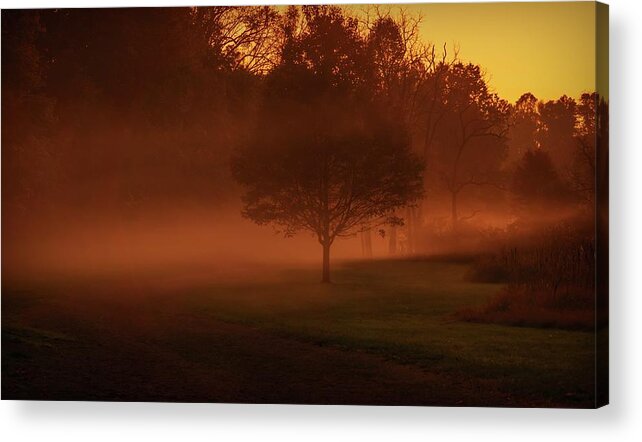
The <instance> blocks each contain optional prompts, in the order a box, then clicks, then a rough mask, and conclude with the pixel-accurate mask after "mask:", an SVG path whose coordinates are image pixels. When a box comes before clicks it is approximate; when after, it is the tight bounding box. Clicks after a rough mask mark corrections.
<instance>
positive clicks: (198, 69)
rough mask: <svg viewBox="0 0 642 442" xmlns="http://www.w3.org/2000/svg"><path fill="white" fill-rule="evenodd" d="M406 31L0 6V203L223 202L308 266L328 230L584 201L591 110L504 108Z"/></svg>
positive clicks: (368, 19) (329, 14) (462, 225)
mask: <svg viewBox="0 0 642 442" xmlns="http://www.w3.org/2000/svg"><path fill="white" fill-rule="evenodd" d="M420 24H421V17H418V16H413V15H411V14H408V13H407V12H406V11H405V10H404V9H403V8H398V9H385V10H384V9H382V8H378V7H369V8H366V9H364V10H361V11H359V12H354V13H353V12H349V11H348V10H347V9H345V8H340V7H336V6H292V7H288V8H280V9H277V8H274V7H269V6H248V7H223V6H220V7H196V8H149V9H53V10H21V11H3V13H2V95H3V99H2V128H3V131H2V147H3V153H2V156H3V158H2V159H3V161H2V168H3V170H2V172H3V178H2V180H3V183H2V184H3V198H2V200H3V208H9V209H10V210H12V211H14V213H17V214H20V215H19V216H16V217H15V219H25V220H26V219H28V218H29V214H30V213H33V210H34V209H35V208H37V209H38V210H46V208H47V207H48V206H51V205H56V206H57V205H60V204H68V205H71V206H74V207H85V206H86V207H91V206H92V205H104V206H108V207H112V208H114V209H116V210H120V211H123V212H124V213H127V214H131V213H136V211H137V210H138V209H139V208H140V207H144V206H145V205H146V204H149V203H159V204H161V203H162V202H163V201H172V203H175V202H176V201H180V200H196V201H200V202H202V203H206V204H212V205H214V204H216V203H217V202H222V201H225V200H226V199H236V198H238V196H239V195H242V197H243V204H244V208H243V213H244V214H245V216H247V217H249V218H251V219H253V220H255V221H256V222H258V223H261V224H274V225H276V227H277V229H278V230H279V231H280V232H282V233H284V234H286V235H291V234H294V233H296V232H297V231H300V230H307V231H310V232H311V233H312V234H313V235H315V236H316V237H317V239H318V240H319V242H320V244H321V245H322V246H323V249H324V257H326V259H324V261H325V260H329V258H328V256H329V247H330V245H331V244H332V242H333V241H334V239H335V238H337V237H342V236H352V235H360V236H361V240H362V244H363V245H364V254H366V255H369V254H371V253H372V251H371V244H372V238H371V235H373V232H377V233H379V234H381V235H383V236H384V237H385V238H386V239H387V241H388V247H389V252H390V253H392V254H395V253H398V252H399V251H400V250H401V249H402V248H403V249H404V251H405V252H408V253H419V252H422V249H423V248H424V246H425V244H424V243H423V242H422V240H421V233H422V231H425V230H426V229H427V225H428V224H429V223H428V219H429V218H430V217H431V216H432V217H434V216H435V215H434V213H433V212H435V210H438V211H439V212H444V213H447V214H448V215H447V218H448V223H447V225H448V229H449V230H450V231H451V232H453V233H454V234H458V232H460V231H461V230H464V229H466V227H467V226H468V225H469V224H470V223H471V220H474V219H476V218H478V217H479V216H482V215H483V212H484V210H488V209H489V208H492V209H493V210H503V211H507V212H510V213H511V214H512V215H513V216H514V217H517V218H522V219H527V218H528V217H529V216H530V215H531V214H532V213H534V212H536V211H538V210H541V209H542V208H547V209H548V210H550V209H551V208H553V207H556V206H564V207H571V206H572V207H579V208H581V207H585V208H589V207H591V205H592V203H593V202H594V199H595V184H594V177H595V174H596V163H595V156H596V153H595V146H596V138H597V137H600V136H602V137H604V136H605V135H604V133H603V132H604V130H608V129H603V128H604V127H606V125H604V124H601V123H600V121H598V118H597V117H596V116H597V115H602V116H604V118H608V109H607V105H606V104H605V103H604V101H603V100H602V99H601V98H600V97H598V96H597V95H596V94H595V93H586V94H584V95H582V96H581V97H579V98H578V99H577V100H576V99H573V98H570V97H567V96H563V97H560V98H559V99H557V100H552V101H541V100H538V99H537V98H536V97H535V96H533V95H532V94H530V93H526V94H524V95H523V96H522V97H521V98H520V99H519V100H518V101H517V102H516V103H512V104H511V103H509V102H507V101H506V100H504V99H502V98H501V97H500V96H498V95H497V94H496V93H494V92H493V91H492V89H491V88H490V87H489V84H488V81H487V78H486V77H485V74H484V71H483V69H482V67H480V66H478V65H475V64H471V63H466V62H464V61H462V60H460V58H459V54H458V51H457V50H451V49H449V48H448V47H446V46H436V45H434V44H433V43H430V42H425V41H422V40H421V38H420V36H419V27H420ZM230 163H231V164H232V167H231V168H230V167H229V164H230ZM236 183H238V184H240V188H238V187H235V186H236V185H237V184H236ZM230 189H236V190H234V191H230ZM402 234H403V236H404V240H403V246H402V241H401V236H402ZM326 267H327V268H329V264H328V265H327V266H325V267H324V268H326ZM328 271H329V270H328ZM326 277H327V278H328V279H329V275H326V271H325V270H324V276H323V278H324V279H326Z"/></svg>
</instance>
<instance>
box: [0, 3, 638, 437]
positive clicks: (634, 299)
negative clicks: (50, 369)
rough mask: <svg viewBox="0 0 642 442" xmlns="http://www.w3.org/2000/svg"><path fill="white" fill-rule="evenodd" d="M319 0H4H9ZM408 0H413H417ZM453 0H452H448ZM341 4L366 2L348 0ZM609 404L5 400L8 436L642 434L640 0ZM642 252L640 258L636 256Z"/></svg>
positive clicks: (624, 54)
mask: <svg viewBox="0 0 642 442" xmlns="http://www.w3.org/2000/svg"><path fill="white" fill-rule="evenodd" d="M319 2H320V1H317V2H310V1H292V2H288V1H283V0H273V1H269V2H265V1H257V0H244V1H240V2H234V1H232V0H228V1H221V0H218V1H216V0H214V1H211V0H210V1H198V0H192V1H184V0H173V1H171V0H170V1H167V0H147V1H145V0H138V1H135V2H132V3H127V2H124V1H109V0H100V1H91V0H90V1H88V0H59V1H55V0H54V1H48V0H40V1H29V0H27V1H16V0H14V1H5V0H0V5H1V6H2V8H17V7H20V8H26V7H61V6H71V7H89V6H134V5H136V6H153V5H156V6H160V5H172V6H177V5H194V4H234V3H237V4H256V3H271V4H279V3H280V4H288V3H319ZM407 2H410V1H407ZM444 2H445V1H444ZM336 3H363V2H359V1H350V2H345V1H338V2H336ZM608 3H609V4H610V5H611V8H610V14H611V21H610V24H611V45H610V50H611V52H610V56H611V76H610V78H611V86H610V98H611V100H610V101H611V109H610V112H611V114H610V117H611V144H610V146H611V221H610V228H611V405H609V406H607V407H606V408H603V409H600V410H542V409H492V408H489V409H482V408H412V407H396V408H395V407H336V406H284V405H270V406H267V405H224V404H145V403H87V402H14V401H2V402H1V403H0V435H1V436H2V437H4V440H10V441H21V440H47V441H65V442H67V441H85V440H93V441H109V442H114V441H117V440H120V439H123V438H124V439H125V440H129V439H132V440H134V439H136V440H149V441H152V440H153V441H154V442H156V441H175V440H183V441H191V440H200V439H203V440H208V441H218V440H260V441H265V440H267V441H286V442H288V441H299V440H306V441H308V440H309V441H317V440H319V441H320V440H324V441H327V440H369V441H380V440H381V441H384V440H385V441H390V440H399V441H406V440H422V441H423V440H428V438H430V439H432V440H435V441H453V440H470V441H475V442H478V441H493V442H496V441H498V442H499V441H511V442H514V441H515V440H516V439H517V440H519V441H520V442H527V441H536V442H542V441H547V440H553V441H556V440H564V441H575V440H578V441H582V442H588V441H601V442H606V441H629V440H638V441H639V440H642V407H641V406H640V403H641V401H642V382H641V380H640V375H641V374H642V357H641V354H640V353H641V352H640V349H642V342H641V339H642V284H641V283H640V281H641V278H642V272H641V271H640V269H641V265H642V261H640V252H639V251H641V250H642V241H641V236H642V234H641V233H640V226H642V216H641V215H642V210H641V209H640V206H639V202H640V196H639V193H637V192H636V191H641V190H642V169H641V168H642V161H641V160H642V140H641V136H640V133H641V131H640V127H641V126H642V125H641V124H640V122H641V121H642V112H641V111H640V108H641V107H642V94H641V89H642V82H641V81H640V80H639V79H640V78H642V75H640V73H641V71H642V69H641V67H642V63H641V61H640V48H641V47H642V38H641V37H642V25H641V24H640V17H642V7H640V5H641V4H642V2H639V1H634V0H611V1H609V2H608ZM636 258H637V259H636Z"/></svg>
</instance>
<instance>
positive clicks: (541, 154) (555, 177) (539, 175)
mask: <svg viewBox="0 0 642 442" xmlns="http://www.w3.org/2000/svg"><path fill="white" fill-rule="evenodd" d="M511 190H512V193H513V195H514V196H515V202H516V203H517V204H516V205H517V207H518V211H519V212H522V213H524V212H525V213H527V214H530V213H531V212H533V210H539V211H541V209H549V210H550V209H551V208H552V207H560V206H563V205H565V204H567V203H568V202H569V201H570V198H571V192H570V190H569V189H568V186H567V185H566V183H565V182H564V181H563V180H562V179H561V178H560V176H559V174H558V173H557V171H556V170H555V166H554V165H553V161H552V160H551V157H550V155H549V154H548V153H547V152H546V151H543V150H541V149H538V150H529V151H527V152H526V153H525V154H524V156H523V157H522V159H521V161H520V162H519V164H518V166H517V168H516V169H515V172H514V174H513V181H512V189H511Z"/></svg>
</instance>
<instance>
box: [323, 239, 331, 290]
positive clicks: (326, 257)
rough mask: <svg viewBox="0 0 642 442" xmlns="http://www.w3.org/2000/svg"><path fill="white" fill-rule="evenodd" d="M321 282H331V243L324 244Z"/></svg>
mask: <svg viewBox="0 0 642 442" xmlns="http://www.w3.org/2000/svg"><path fill="white" fill-rule="evenodd" d="M321 282H322V283H329V282H330V244H329V242H324V243H323V272H322V274H321Z"/></svg>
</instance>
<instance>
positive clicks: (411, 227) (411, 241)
mask: <svg viewBox="0 0 642 442" xmlns="http://www.w3.org/2000/svg"><path fill="white" fill-rule="evenodd" d="M414 211H415V209H414V207H408V208H407V209H406V230H407V232H408V244H407V246H406V247H407V250H406V252H407V254H408V255H412V254H413V253H414V252H415V217H414Z"/></svg>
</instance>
